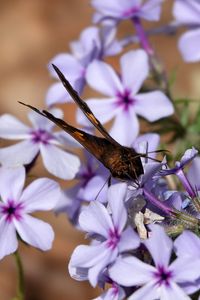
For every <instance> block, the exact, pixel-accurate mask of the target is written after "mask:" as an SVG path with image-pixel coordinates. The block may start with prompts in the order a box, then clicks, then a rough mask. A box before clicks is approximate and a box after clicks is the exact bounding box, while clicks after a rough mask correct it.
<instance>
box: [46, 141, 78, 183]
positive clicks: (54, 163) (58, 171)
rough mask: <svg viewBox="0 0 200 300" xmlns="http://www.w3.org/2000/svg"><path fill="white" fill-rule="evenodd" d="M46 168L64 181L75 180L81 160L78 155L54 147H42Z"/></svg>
mask: <svg viewBox="0 0 200 300" xmlns="http://www.w3.org/2000/svg"><path fill="white" fill-rule="evenodd" d="M40 150H41V155H42V159H43V162H44V165H45V168H46V169H47V170H48V171H49V172H50V173H52V174H53V175H54V176H57V177H59V178H62V179H68V180H69V179H73V178H74V177H75V175H76V173H77V172H78V170H79V167H80V160H79V158H78V157H77V156H76V155H73V154H71V153H68V152H65V151H64V150H61V149H59V148H58V147H56V146H54V145H50V144H48V145H43V144H41V145H40Z"/></svg>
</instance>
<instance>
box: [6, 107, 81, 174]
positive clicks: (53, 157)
mask: <svg viewBox="0 0 200 300" xmlns="http://www.w3.org/2000/svg"><path fill="white" fill-rule="evenodd" d="M52 113H53V114H55V115H56V116H61V110H58V109H54V110H52ZM28 117H29V120H30V122H31V123H32V127H29V126H27V125H25V124H23V123H22V122H21V121H19V120H18V119H17V118H15V117H14V116H12V115H8V114H5V115H2V116H1V117H0V137H1V138H4V139H9V140H22V141H21V142H19V143H17V144H15V145H12V146H9V147H5V148H0V163H1V164H2V165H5V166H20V165H28V164H30V163H31V162H32V161H33V160H34V158H36V157H37V155H38V154H39V153H41V156H42V160H43V163H44V166H45V168H46V169H47V170H48V171H49V172H50V173H51V174H53V175H54V176H57V177H59V178H62V179H73V178H74V177H75V175H76V173H77V172H78V170H79V167H80V160H79V158H78V157H77V156H76V155H74V154H72V153H68V152H66V151H64V150H62V149H60V148H59V147H58V146H62V145H63V144H64V145H69V146H70V145H71V146H75V145H76V143H75V141H74V140H73V139H72V138H71V137H70V136H69V135H67V134H63V132H61V131H58V132H52V129H53V127H54V124H53V123H52V122H50V121H49V120H47V119H46V118H44V117H43V116H40V115H39V114H37V113H35V112H30V113H29V114H28Z"/></svg>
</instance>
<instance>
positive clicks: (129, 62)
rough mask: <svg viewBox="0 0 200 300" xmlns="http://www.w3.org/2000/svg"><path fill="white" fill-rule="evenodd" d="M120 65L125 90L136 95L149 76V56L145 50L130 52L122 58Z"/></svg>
mask: <svg viewBox="0 0 200 300" xmlns="http://www.w3.org/2000/svg"><path fill="white" fill-rule="evenodd" d="M120 64H121V72H122V82H123V85H124V88H125V89H126V88H128V89H129V90H131V94H132V95H135V94H136V93H137V91H139V89H140V88H141V86H142V84H143V81H144V80H145V79H146V78H147V76H148V74H149V63H148V55H147V54H146V52H145V51H144V50H135V51H129V52H127V53H126V54H124V55H123V56H122V57H121V59H120ZM130 68H131V72H130Z"/></svg>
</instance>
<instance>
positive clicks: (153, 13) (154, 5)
mask: <svg viewBox="0 0 200 300" xmlns="http://www.w3.org/2000/svg"><path fill="white" fill-rule="evenodd" d="M163 1H164V0H148V1H146V2H145V3H144V4H143V5H142V8H141V11H140V12H139V17H140V18H144V19H145V20H148V21H158V20H159V19H160V14H161V4H162V3H163Z"/></svg>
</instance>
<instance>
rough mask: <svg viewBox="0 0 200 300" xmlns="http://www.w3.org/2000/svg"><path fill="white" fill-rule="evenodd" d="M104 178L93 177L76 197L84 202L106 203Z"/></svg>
mask: <svg viewBox="0 0 200 300" xmlns="http://www.w3.org/2000/svg"><path fill="white" fill-rule="evenodd" d="M106 180H107V179H106V178H104V177H101V176H94V177H93V178H92V179H91V180H90V181H89V182H88V183H87V185H86V186H85V187H84V188H82V189H80V190H79V192H78V197H79V198H81V199H84V200H85V201H95V200H97V201H99V202H101V203H105V202H106V201H107V197H106V196H107V190H108V185H107V182H106Z"/></svg>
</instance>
